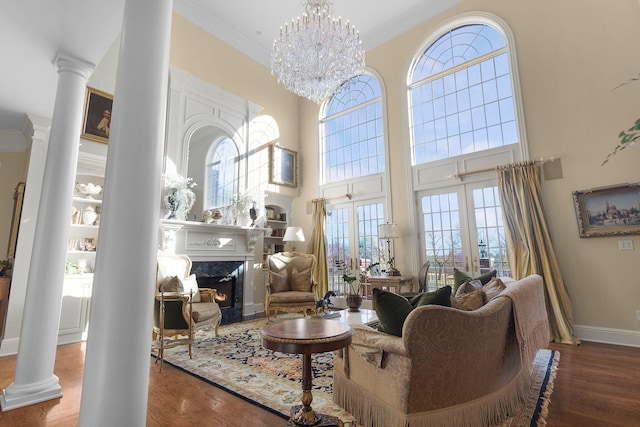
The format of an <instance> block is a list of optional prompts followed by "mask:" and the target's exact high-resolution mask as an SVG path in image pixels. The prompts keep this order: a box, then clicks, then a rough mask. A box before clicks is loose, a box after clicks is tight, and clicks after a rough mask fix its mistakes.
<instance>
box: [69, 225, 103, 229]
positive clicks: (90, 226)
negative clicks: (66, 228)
mask: <svg viewBox="0 0 640 427" xmlns="http://www.w3.org/2000/svg"><path fill="white" fill-rule="evenodd" d="M71 227H73V228H78V229H81V230H82V229H84V230H97V229H98V228H100V227H99V226H98V225H89V224H71Z"/></svg>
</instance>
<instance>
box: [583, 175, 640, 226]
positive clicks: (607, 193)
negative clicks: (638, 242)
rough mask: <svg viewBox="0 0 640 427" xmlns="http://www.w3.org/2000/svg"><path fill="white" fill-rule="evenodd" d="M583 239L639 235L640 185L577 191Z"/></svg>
mask: <svg viewBox="0 0 640 427" xmlns="http://www.w3.org/2000/svg"><path fill="white" fill-rule="evenodd" d="M573 202H574V204H575V208H576V216H577V219H578V229H579V233H580V237H597V236H619V235H625V234H640V183H636V184H622V185H616V186H612V187H604V188H597V189H593V190H584V191H574V192H573Z"/></svg>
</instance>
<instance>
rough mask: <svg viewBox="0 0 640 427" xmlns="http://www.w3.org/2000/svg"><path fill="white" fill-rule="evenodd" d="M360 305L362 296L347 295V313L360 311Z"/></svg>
mask: <svg viewBox="0 0 640 427" xmlns="http://www.w3.org/2000/svg"><path fill="white" fill-rule="evenodd" d="M361 305H362V295H359V294H347V307H349V311H352V312H353V311H360V306H361Z"/></svg>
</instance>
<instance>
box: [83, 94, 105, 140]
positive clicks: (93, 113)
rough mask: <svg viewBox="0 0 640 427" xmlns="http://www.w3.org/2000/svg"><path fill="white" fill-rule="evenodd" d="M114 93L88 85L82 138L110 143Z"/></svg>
mask: <svg viewBox="0 0 640 427" xmlns="http://www.w3.org/2000/svg"><path fill="white" fill-rule="evenodd" d="M112 110H113V95H110V94H108V93H107V92H103V91H101V90H98V89H94V88H92V87H89V86H87V96H86V99H85V103H84V118H83V121H82V135H81V136H82V138H85V139H89V140H92V141H96V142H101V143H103V144H108V143H109V133H110V130H111V111H112Z"/></svg>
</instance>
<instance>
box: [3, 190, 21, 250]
mask: <svg viewBox="0 0 640 427" xmlns="http://www.w3.org/2000/svg"><path fill="white" fill-rule="evenodd" d="M24 188H25V183H24V182H19V183H18V185H16V190H15V192H14V193H13V215H12V216H11V234H10V235H9V247H8V248H7V258H14V257H15V256H16V247H17V245H18V232H19V231H20V218H21V217H22V204H23V203H24Z"/></svg>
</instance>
